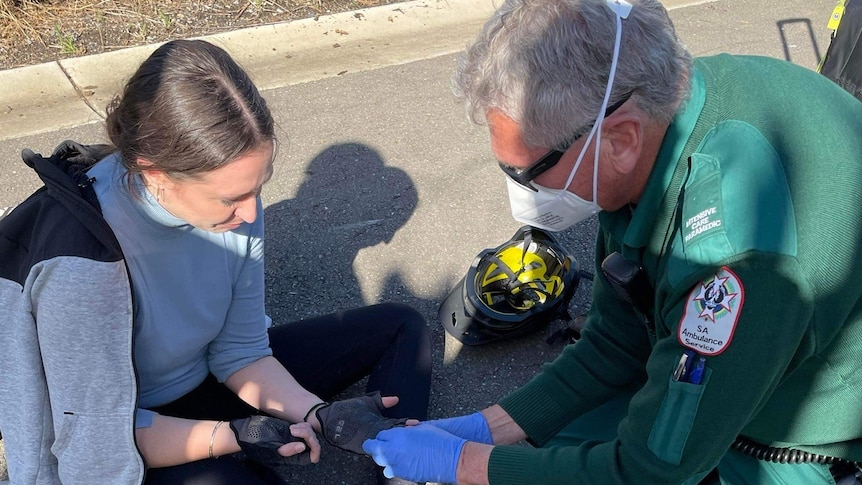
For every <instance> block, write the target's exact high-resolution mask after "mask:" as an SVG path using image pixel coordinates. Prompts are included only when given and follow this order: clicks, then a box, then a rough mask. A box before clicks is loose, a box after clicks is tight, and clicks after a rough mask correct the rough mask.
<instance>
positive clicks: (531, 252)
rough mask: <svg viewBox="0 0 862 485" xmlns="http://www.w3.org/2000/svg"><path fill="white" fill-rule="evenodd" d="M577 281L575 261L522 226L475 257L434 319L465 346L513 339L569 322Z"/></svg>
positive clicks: (539, 231)
mask: <svg viewBox="0 0 862 485" xmlns="http://www.w3.org/2000/svg"><path fill="white" fill-rule="evenodd" d="M579 281H580V273H579V271H578V267H577V263H576V262H575V259H574V258H573V257H572V256H571V255H569V253H568V252H567V251H566V250H565V249H563V247H562V246H560V244H559V243H558V242H557V240H556V239H554V237H553V236H552V235H551V234H550V233H549V232H546V231H544V230H542V229H538V228H535V227H532V226H523V227H521V228H520V229H518V231H517V232H516V233H515V235H514V236H512V238H511V239H509V240H508V241H506V242H505V243H503V244H502V245H500V246H498V247H496V248H493V249H485V250H484V251H482V252H481V253H479V255H478V256H476V258H475V259H474V260H473V263H472V264H471V265H470V269H469V270H468V271H467V275H466V276H464V278H462V279H461V281H460V282H459V283H458V284H457V285H456V286H455V288H453V289H452V291H451V292H450V293H449V295H448V296H447V297H446V299H445V300H444V301H443V303H442V304H441V305H440V309H439V311H438V314H437V316H438V318H439V319H440V323H441V324H442V325H443V328H445V329H446V331H447V332H449V334H451V335H452V336H453V337H455V338H456V339H458V340H459V341H461V342H462V343H464V344H465V345H481V344H486V343H489V342H495V341H499V340H503V339H509V338H514V337H518V336H521V335H525V334H527V333H530V332H533V331H535V330H538V329H540V328H543V327H544V326H546V325H547V324H548V323H550V322H551V321H552V320H556V319H566V320H571V317H569V314H568V303H569V300H571V298H572V295H574V293H575V290H576V289H577V287H578V283H579Z"/></svg>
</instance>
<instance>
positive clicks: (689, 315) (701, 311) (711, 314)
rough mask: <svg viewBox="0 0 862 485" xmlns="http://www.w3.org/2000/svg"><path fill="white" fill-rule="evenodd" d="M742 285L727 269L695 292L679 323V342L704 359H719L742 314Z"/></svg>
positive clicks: (696, 288)
mask: <svg viewBox="0 0 862 485" xmlns="http://www.w3.org/2000/svg"><path fill="white" fill-rule="evenodd" d="M744 301H745V289H744V288H743V287H742V281H740V280H739V277H738V276H736V274H734V272H733V271H731V270H730V268H728V267H726V266H724V267H722V268H721V269H719V270H718V272H717V273H716V274H715V275H714V276H713V277H712V278H710V279H707V280H705V281H703V282H702V283H701V284H699V285H695V287H694V288H692V290H691V293H690V294H689V295H688V298H687V299H686V302H685V310H684V311H683V314H682V319H681V320H680V322H679V331H678V334H677V338H678V339H679V342H680V343H681V344H682V345H684V346H686V347H688V348H690V349H692V350H695V351H696V352H698V353H700V354H702V355H718V354H720V353H722V352H724V349H726V348H727V346H728V345H730V341H731V340H733V332H734V330H736V322H738V321H739V315H740V313H741V312H742V303H743V302H744Z"/></svg>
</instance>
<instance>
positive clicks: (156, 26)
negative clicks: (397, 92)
mask: <svg viewBox="0 0 862 485" xmlns="http://www.w3.org/2000/svg"><path fill="white" fill-rule="evenodd" d="M397 1H399V0H181V1H177V0H0V69H7V68H11V67H18V66H23V65H29V64H36V63H40V62H46V61H52V60H57V59H63V58H67V57H74V56H80V55H85V54H95V53H99V52H104V51H109V50H115V49H120V48H124V47H130V46H135V45H143V44H148V43H152V42H160V41H165V40H170V39H172V38H185V37H195V36H200V35H206V34H211V33H216V32H222V31H226V30H233V29H236V28H242V27H248V26H253V25H261V24H267V23H274V22H283V21H288V20H295V19H298V18H305V17H314V16H318V15H325V14H330V13H337V12H343V11H348V10H354V9H358V8H364V7H370V6H375V5H384V4H389V3H396V2H397Z"/></svg>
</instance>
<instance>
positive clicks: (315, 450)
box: [278, 423, 320, 463]
mask: <svg viewBox="0 0 862 485" xmlns="http://www.w3.org/2000/svg"><path fill="white" fill-rule="evenodd" d="M290 434H291V435H292V436H293V437H295V438H299V439H301V440H302V442H299V441H294V442H291V443H286V444H284V445H283V446H281V447H280V448H279V449H278V454H279V455H281V456H284V457H290V456H294V455H297V454H299V453H302V452H304V451H305V450H309V459H310V460H311V463H317V462H318V461H320V441H318V439H317V433H315V432H314V429H313V428H312V427H311V425H310V424H308V423H297V424H291V425H290Z"/></svg>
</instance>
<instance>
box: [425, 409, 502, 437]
mask: <svg viewBox="0 0 862 485" xmlns="http://www.w3.org/2000/svg"><path fill="white" fill-rule="evenodd" d="M425 424H430V425H431V426H435V427H437V428H440V429H442V430H443V431H447V432H449V433H452V434H454V435H455V436H459V437H461V438H464V439H465V440H467V441H475V442H477V443H483V444H486V445H493V444H494V439H493V438H492V437H491V428H489V427H488V421H486V420H485V416H483V415H482V413H479V412H475V413H473V414H468V415H466V416H458V417H456V418H446V419H433V420H431V421H425Z"/></svg>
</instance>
